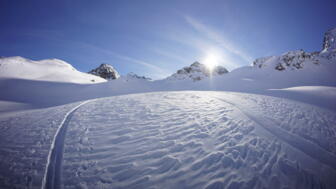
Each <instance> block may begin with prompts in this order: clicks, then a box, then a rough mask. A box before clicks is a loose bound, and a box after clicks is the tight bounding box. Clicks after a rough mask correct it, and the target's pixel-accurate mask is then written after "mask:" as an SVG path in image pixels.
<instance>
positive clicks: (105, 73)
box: [88, 64, 120, 80]
mask: <svg viewBox="0 0 336 189" xmlns="http://www.w3.org/2000/svg"><path fill="white" fill-rule="evenodd" d="M88 73H89V74H93V75H96V76H99V77H101V78H104V79H107V80H113V79H118V78H119V77H120V75H119V73H118V72H117V70H116V69H114V68H113V66H112V65H110V64H101V65H100V66H99V67H98V68H95V69H93V70H91V71H89V72H88Z"/></svg>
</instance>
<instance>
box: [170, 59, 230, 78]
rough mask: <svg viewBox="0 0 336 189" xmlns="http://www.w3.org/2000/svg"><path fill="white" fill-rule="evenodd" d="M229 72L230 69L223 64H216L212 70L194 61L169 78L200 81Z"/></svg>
mask: <svg viewBox="0 0 336 189" xmlns="http://www.w3.org/2000/svg"><path fill="white" fill-rule="evenodd" d="M225 73H228V70H227V69H225V68H224V67H223V66H216V67H214V68H213V69H212V70H210V69H209V68H208V67H207V66H206V65H204V64H201V63H199V62H197V61H196V62H194V63H192V64H191V65H190V66H187V67H184V68H182V69H180V70H177V72H176V73H174V74H173V75H171V76H169V77H168V78H167V79H168V80H184V79H187V80H193V81H199V80H202V79H204V78H207V77H210V76H217V75H223V74H225Z"/></svg>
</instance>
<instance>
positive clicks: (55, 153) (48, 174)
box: [42, 101, 90, 189]
mask: <svg viewBox="0 0 336 189" xmlns="http://www.w3.org/2000/svg"><path fill="white" fill-rule="evenodd" d="M88 102H90V101H85V102H83V103H81V104H79V105H78V106H76V107H74V108H73V109H72V110H70V111H69V112H67V114H66V115H65V117H64V119H63V120H62V122H61V124H60V125H59V127H58V129H57V131H56V133H55V135H54V138H53V142H52V143H51V147H50V150H49V154H48V159H47V165H46V168H45V173H44V177H43V181H42V189H43V188H47V189H49V188H60V180H61V178H60V177H61V175H60V170H61V166H62V157H63V143H64V138H65V133H66V129H67V125H68V124H69V122H70V120H71V117H72V115H73V114H74V113H75V111H76V110H77V109H78V108H80V107H81V106H83V105H84V104H86V103H88Z"/></svg>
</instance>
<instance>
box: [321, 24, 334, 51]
mask: <svg viewBox="0 0 336 189" xmlns="http://www.w3.org/2000/svg"><path fill="white" fill-rule="evenodd" d="M335 49H336V28H334V29H331V30H329V31H327V32H326V33H325V34H324V40H323V50H322V52H323V51H331V50H333V51H334V50H335Z"/></svg>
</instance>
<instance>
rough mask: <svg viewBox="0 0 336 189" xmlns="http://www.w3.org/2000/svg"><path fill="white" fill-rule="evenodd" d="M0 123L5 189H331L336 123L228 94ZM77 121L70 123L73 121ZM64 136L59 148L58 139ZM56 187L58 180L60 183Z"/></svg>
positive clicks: (308, 109) (44, 113)
mask: <svg viewBox="0 0 336 189" xmlns="http://www.w3.org/2000/svg"><path fill="white" fill-rule="evenodd" d="M78 105H79V103H75V104H68V105H64V106H59V107H53V108H47V109H41V110H34V111H29V112H21V113H15V114H12V115H6V116H0V123H1V125H2V127H1V132H0V138H1V142H0V150H1V153H0V156H1V158H0V167H1V169H0V187H1V188H6V187H13V186H15V187H18V188H24V187H28V188H39V187H41V185H42V180H43V177H44V175H45V171H46V167H47V163H48V162H47V159H48V158H47V157H48V154H50V150H51V149H52V148H51V146H54V145H55V146H62V145H63V144H64V146H63V147H64V152H63V153H62V154H61V156H62V162H61V164H56V165H57V166H60V167H58V169H60V173H61V174H58V175H57V174H56V178H54V179H55V180H56V181H57V180H58V182H59V184H60V186H64V187H65V188H268V187H269V186H272V188H286V187H287V188H334V187H335V186H336V181H335V179H334V178H335V177H336V141H335V137H336V136H335V135H336V127H335V122H336V113H335V112H333V111H329V110H326V109H321V108H318V107H316V106H311V105H307V104H304V103H298V102H295V101H291V100H286V99H281V98H275V97H269V96H263V95H252V94H244V93H232V92H205V91H204V92H200V91H198V92H196V91H187V92H159V93H147V94H134V95H123V96H115V97H108V98H102V99H96V100H94V101H91V102H87V103H86V104H84V105H81V106H79V108H78V109H75V110H74V108H75V107H77V106H78ZM70 114H71V116H70V117H69V115H70ZM61 127H65V128H67V131H66V134H65V137H64V139H63V140H59V141H58V143H60V144H53V142H52V141H54V140H52V139H53V138H55V136H56V134H57V133H58V130H59V129H60V128H61ZM58 177H60V178H58Z"/></svg>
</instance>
